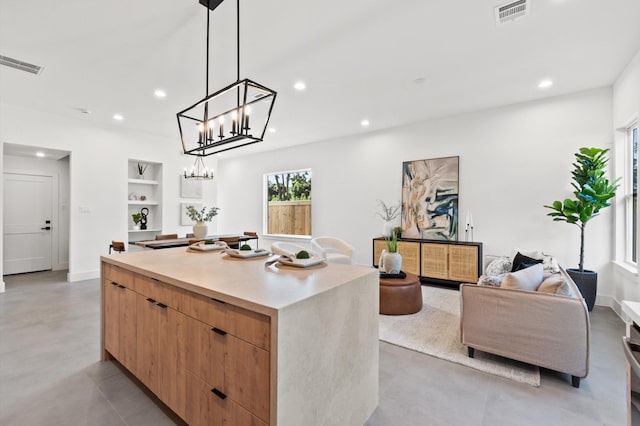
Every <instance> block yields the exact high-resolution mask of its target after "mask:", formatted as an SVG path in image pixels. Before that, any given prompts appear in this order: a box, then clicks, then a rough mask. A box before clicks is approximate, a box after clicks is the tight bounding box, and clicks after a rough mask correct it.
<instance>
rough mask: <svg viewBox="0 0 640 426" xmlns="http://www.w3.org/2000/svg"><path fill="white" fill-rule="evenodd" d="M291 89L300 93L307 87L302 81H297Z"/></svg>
mask: <svg viewBox="0 0 640 426" xmlns="http://www.w3.org/2000/svg"><path fill="white" fill-rule="evenodd" d="M293 88H294V89H296V90H300V91H302V90H304V89H306V88H307V85H306V84H305V83H304V81H297V82H296V84H294V85H293Z"/></svg>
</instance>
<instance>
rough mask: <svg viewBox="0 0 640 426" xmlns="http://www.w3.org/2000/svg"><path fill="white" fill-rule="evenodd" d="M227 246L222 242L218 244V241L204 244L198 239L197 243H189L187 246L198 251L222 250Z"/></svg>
mask: <svg viewBox="0 0 640 426" xmlns="http://www.w3.org/2000/svg"><path fill="white" fill-rule="evenodd" d="M227 247H228V246H227V244H226V243H222V244H218V243H214V244H205V243H204V242H203V241H200V242H199V243H195V244H191V245H190V246H189V248H190V249H191V250H198V251H212V250H222V249H225V248H227Z"/></svg>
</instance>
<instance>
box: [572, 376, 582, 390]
mask: <svg viewBox="0 0 640 426" xmlns="http://www.w3.org/2000/svg"><path fill="white" fill-rule="evenodd" d="M571 386H573V387H574V388H579V387H580V377H577V376H571Z"/></svg>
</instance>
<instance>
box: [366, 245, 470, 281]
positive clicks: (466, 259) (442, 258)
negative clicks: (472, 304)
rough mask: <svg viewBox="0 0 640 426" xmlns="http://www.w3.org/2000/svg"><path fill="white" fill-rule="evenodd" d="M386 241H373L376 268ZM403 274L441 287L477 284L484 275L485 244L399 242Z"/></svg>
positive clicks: (385, 246)
mask: <svg viewBox="0 0 640 426" xmlns="http://www.w3.org/2000/svg"><path fill="white" fill-rule="evenodd" d="M386 248H387V244H386V242H385V240H384V238H374V239H373V265H374V266H376V267H377V266H378V260H379V259H380V254H381V253H382V250H386ZM398 253H400V255H401V256H402V270H403V271H405V272H409V273H412V274H416V275H418V276H419V277H420V279H421V280H422V281H431V282H435V283H440V284H460V283H476V282H478V278H479V277H480V275H482V243H467V242H461V241H444V240H421V239H416V238H398Z"/></svg>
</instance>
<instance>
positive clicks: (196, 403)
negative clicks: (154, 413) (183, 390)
mask: <svg viewBox="0 0 640 426" xmlns="http://www.w3.org/2000/svg"><path fill="white" fill-rule="evenodd" d="M186 384H187V399H186V407H185V417H184V419H185V420H186V421H187V423H188V424H189V426H222V425H223V421H224V417H225V413H224V409H225V400H223V399H221V398H220V397H218V396H217V395H215V394H214V393H213V392H212V389H211V386H209V385H208V384H207V383H205V382H204V381H203V380H202V379H200V378H199V377H197V376H196V375H195V374H193V373H192V372H187V382H186ZM229 425H234V426H235V423H229Z"/></svg>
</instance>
